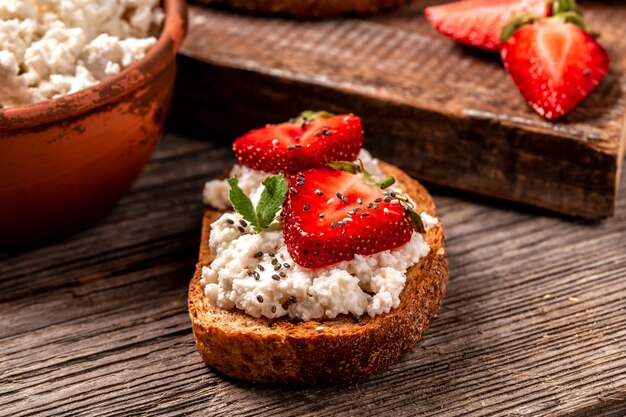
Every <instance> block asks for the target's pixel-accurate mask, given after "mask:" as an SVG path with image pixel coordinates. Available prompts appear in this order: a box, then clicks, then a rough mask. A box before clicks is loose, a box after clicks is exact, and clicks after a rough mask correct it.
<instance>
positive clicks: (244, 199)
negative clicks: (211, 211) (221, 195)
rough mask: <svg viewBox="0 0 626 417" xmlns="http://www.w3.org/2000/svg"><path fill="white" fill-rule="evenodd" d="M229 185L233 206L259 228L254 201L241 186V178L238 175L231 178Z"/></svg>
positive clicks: (255, 227)
mask: <svg viewBox="0 0 626 417" xmlns="http://www.w3.org/2000/svg"><path fill="white" fill-rule="evenodd" d="M228 185H230V193H229V197H230V202H231V203H232V205H233V207H234V208H235V210H237V212H238V213H239V214H241V215H242V216H243V218H244V219H246V220H247V221H248V222H250V224H252V225H253V226H254V229H255V230H257V227H258V225H259V219H258V217H257V214H256V212H255V211H254V207H253V206H252V201H250V198H249V197H248V196H247V195H246V194H245V193H244V192H243V190H242V189H241V188H239V179H238V178H237V177H232V178H229V179H228ZM257 232H258V230H257Z"/></svg>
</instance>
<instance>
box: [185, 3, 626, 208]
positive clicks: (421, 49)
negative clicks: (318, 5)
mask: <svg viewBox="0 0 626 417" xmlns="http://www.w3.org/2000/svg"><path fill="white" fill-rule="evenodd" d="M441 2H442V0H436V1H433V0H418V1H415V2H413V4H412V5H411V6H410V7H406V8H402V9H401V10H399V11H397V12H394V13H389V14H384V15H380V16H377V17H372V18H358V19H357V18H354V19H335V20H327V21H322V22H295V21H291V20H286V19H280V18H257V17H253V16H247V15H240V14H235V13H231V12H228V11H223V10H213V9H209V8H204V7H200V6H195V7H191V8H190V27H189V35H188V37H187V40H186V42H185V45H184V46H183V50H182V53H183V54H184V55H186V57H187V59H183V60H182V61H181V70H182V72H183V73H184V74H185V77H183V78H182V79H181V82H180V83H179V88H178V93H179V94H180V97H179V98H180V100H179V101H178V105H177V106H175V110H176V113H175V116H177V117H179V118H181V119H183V120H185V122H188V121H189V120H195V121H196V122H197V123H199V124H202V125H204V126H210V127H211V128H216V127H219V128H220V129H222V130H224V131H227V132H229V133H231V134H236V133H241V132H243V131H244V130H245V129H248V128H251V127H255V126H258V125H260V124H262V123H266V122H268V121H281V120H285V119H286V118H288V117H292V116H294V115H295V114H297V113H298V112H299V111H301V110H302V109H303V108H314V109H319V108H325V109H328V110H331V111H336V112H347V111H349V112H355V113H357V114H365V115H367V119H366V120H365V129H366V132H367V133H368V134H370V136H369V138H372V137H376V138H381V137H382V138H386V139H388V140H386V141H379V142H375V141H372V140H370V141H369V143H368V147H370V148H371V149H374V150H376V151H377V152H379V153H380V154H381V155H384V156H385V157H386V158H387V159H388V160H390V161H392V162H394V163H396V164H397V165H399V166H401V167H402V168H404V169H406V170H407V171H409V172H412V173H414V174H416V175H417V176H418V177H419V178H424V179H428V180H429V181H431V182H435V183H438V184H442V185H446V186H451V187H455V188H460V189H463V190H470V191H473V192H477V193H481V194H486V195H491V196H497V197H501V198H505V199H509V200H514V201H521V202H524V203H527V204H531V205H536V206H540V207H545V208H549V209H552V210H556V211H559V212H563V213H567V214H572V215H579V216H582V217H587V218H599V217H605V216H609V215H611V214H612V213H613V209H614V202H615V191H616V180H617V178H618V177H619V171H620V169H621V161H622V158H623V154H624V146H625V142H626V135H624V136H621V132H622V125H623V123H624V111H625V108H626V77H624V76H623V73H624V70H625V69H626V55H625V52H624V51H626V25H624V24H623V22H624V21H625V20H626V5H625V4H624V2H617V1H600V2H591V1H587V2H585V3H584V5H585V11H586V17H587V18H588V21H589V22H590V24H591V26H592V27H596V28H598V30H599V31H601V32H602V38H601V39H602V43H603V44H604V45H606V47H607V49H608V51H609V54H610V55H611V58H612V67H611V73H610V74H609V76H608V77H607V78H606V80H605V81H604V82H603V83H602V84H601V86H600V87H599V89H598V90H597V91H596V92H595V93H594V94H592V95H591V96H590V97H589V98H588V99H587V100H585V101H584V102H583V103H582V105H581V106H580V107H579V108H578V109H577V110H576V111H574V112H573V113H572V114H571V115H569V116H567V117H566V118H564V119H563V120H561V121H559V122H558V123H552V122H548V121H546V120H544V119H543V118H541V117H540V116H539V115H537V114H536V113H535V112H534V111H532V110H531V108H530V107H529V106H528V105H527V103H526V102H525V101H524V99H523V98H522V96H521V95H520V94H519V92H518V91H517V88H516V87H515V85H514V84H513V82H512V81H511V80H510V77H509V75H508V74H507V73H506V71H505V70H504V68H503V67H502V65H501V64H500V62H499V58H498V57H497V55H496V56H495V57H493V56H490V55H488V54H482V53H477V52H474V51H471V50H469V49H466V48H462V47H459V46H458V45H456V44H455V43H454V42H452V41H450V40H449V39H447V38H445V37H443V36H441V35H439V34H438V33H437V32H435V30H434V29H432V28H431V27H430V25H429V24H428V23H427V22H426V20H425V18H424V16H423V10H424V8H425V7H426V6H427V5H430V4H434V3H441ZM207 107H210V108H211V109H212V111H211V112H210V113H207V112H205V109H206V108H207Z"/></svg>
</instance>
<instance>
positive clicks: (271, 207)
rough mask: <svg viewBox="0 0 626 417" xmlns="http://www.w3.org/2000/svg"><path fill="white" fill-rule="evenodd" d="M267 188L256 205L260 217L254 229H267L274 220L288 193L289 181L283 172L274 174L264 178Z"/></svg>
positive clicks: (257, 214)
mask: <svg viewBox="0 0 626 417" xmlns="http://www.w3.org/2000/svg"><path fill="white" fill-rule="evenodd" d="M263 185H264V186H265V189H264V190H263V192H262V193H261V198H260V199H259V204H257V206H256V216H257V218H258V219H259V222H258V228H257V225H255V226H254V229H255V230H256V231H257V233H258V232H260V231H261V230H263V229H265V228H266V227H267V226H269V225H270V223H272V222H273V221H274V218H275V217H276V213H277V212H278V210H280V208H281V207H282V205H283V202H284V201H285V196H286V195H287V181H286V180H285V176H284V175H283V174H278V175H272V176H270V177H267V178H265V179H264V180H263Z"/></svg>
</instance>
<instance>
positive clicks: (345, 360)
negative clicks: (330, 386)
mask: <svg viewBox="0 0 626 417" xmlns="http://www.w3.org/2000/svg"><path fill="white" fill-rule="evenodd" d="M380 165H381V168H382V170H383V172H384V173H385V175H393V176H394V177H395V178H396V181H397V183H398V184H399V186H400V188H402V190H404V192H405V193H406V194H408V195H410V196H411V198H412V199H413V200H414V201H415V203H416V204H417V211H418V212H422V211H426V212H427V213H428V214H430V215H431V216H435V215H436V213H435V205H434V203H433V200H432V198H431V197H430V195H429V194H428V192H427V191H426V189H425V188H424V187H422V186H421V185H420V184H419V183H418V182H417V181H415V180H413V179H411V178H410V177H409V176H408V175H406V174H405V173H404V172H402V171H400V170H399V169H398V168H395V167H393V166H391V165H388V164H385V163H382V162H381V163H380ZM221 214H222V213H221V212H217V211H214V210H210V209H207V210H206V212H205V215H204V220H203V224H202V244H201V247H200V260H199V262H198V264H197V266H196V272H195V274H194V277H193V280H192V281H191V284H190V286H189V316H190V317H191V323H192V327H193V334H194V337H195V339H196V345H197V347H198V350H199V351H200V355H201V356H202V359H204V361H205V362H206V363H207V364H208V365H210V366H212V367H214V368H215V369H217V370H219V371H220V372H222V373H224V374H226V375H229V376H232V377H234V378H238V379H242V380H245V381H251V382H264V383H285V384H286V383H294V384H317V383H324V382H338V381H347V380H353V379H357V378H361V377H365V376H368V375H371V374H374V373H378V372H381V371H383V370H384V369H385V368H387V367H388V366H389V365H391V364H392V363H394V362H395V361H396V360H397V359H398V357H400V355H402V354H403V353H404V352H405V351H406V350H407V349H409V348H410V347H411V346H412V345H413V344H414V343H415V342H416V341H417V340H419V339H420V338H421V336H422V334H423V333H424V330H426V327H427V326H428V324H429V323H430V322H431V321H432V319H433V318H434V317H435V314H436V313H437V310H438V309H439V307H440V306H441V303H442V302H443V297H444V293H445V289H446V283H447V279H448V265H447V261H446V252H445V235H444V230H443V226H442V225H441V223H438V224H437V226H435V227H434V228H432V229H431V230H429V231H428V232H427V233H426V235H425V239H426V241H427V242H428V244H429V245H430V252H429V253H428V255H427V256H425V257H424V258H422V259H421V260H420V262H419V263H417V264H416V265H414V266H412V267H411V268H409V270H408V271H407V281H406V285H405V288H404V290H403V291H402V293H401V295H400V306H399V307H398V308H395V309H392V310H391V311H390V312H389V313H388V314H384V315H380V316H376V317H373V318H370V317H369V316H367V315H364V316H363V317H362V318H361V320H360V322H358V323H357V322H355V320H354V319H353V318H351V317H346V316H339V317H337V318H336V319H333V320H321V321H307V322H294V321H290V320H289V319H288V318H280V319H277V320H270V319H267V318H258V319H257V318H254V317H251V316H248V315H246V314H244V313H243V312H241V311H239V310H231V311H227V310H222V309H219V308H217V307H215V306H213V305H211V304H210V303H209V302H208V301H207V300H206V298H205V297H204V291H203V288H202V285H201V284H200V278H201V276H202V267H203V266H205V265H209V264H210V263H211V261H212V260H213V254H212V253H211V251H210V249H209V247H208V241H209V233H210V230H211V228H210V225H211V223H212V222H214V221H215V220H216V219H217V218H218V217H219V216H221Z"/></svg>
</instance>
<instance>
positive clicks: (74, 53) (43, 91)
mask: <svg viewBox="0 0 626 417" xmlns="http://www.w3.org/2000/svg"><path fill="white" fill-rule="evenodd" d="M158 3H159V2H158V0H46V1H44V2H42V1H40V0H2V1H0V79H2V83H0V108H3V107H10V106H16V105H21V104H29V103H35V102H38V101H43V100H49V99H51V98H56V97H59V96H62V95H65V94H71V93H75V92H77V91H79V90H82V89H84V88H87V87H89V86H92V85H94V84H96V83H98V82H99V81H102V80H104V79H106V78H107V77H110V76H112V75H115V74H117V73H119V72H120V71H121V70H122V69H124V68H126V67H128V66H129V65H130V64H132V63H133V62H135V61H137V60H138V59H141V58H142V57H143V56H144V55H145V54H146V52H147V51H148V49H150V47H152V45H154V44H155V43H156V38H155V37H154V36H151V35H152V34H154V33H156V31H157V28H158V27H159V26H160V25H161V23H162V21H163V17H164V15H163V11H162V10H161V9H160V8H159V7H158Z"/></svg>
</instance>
